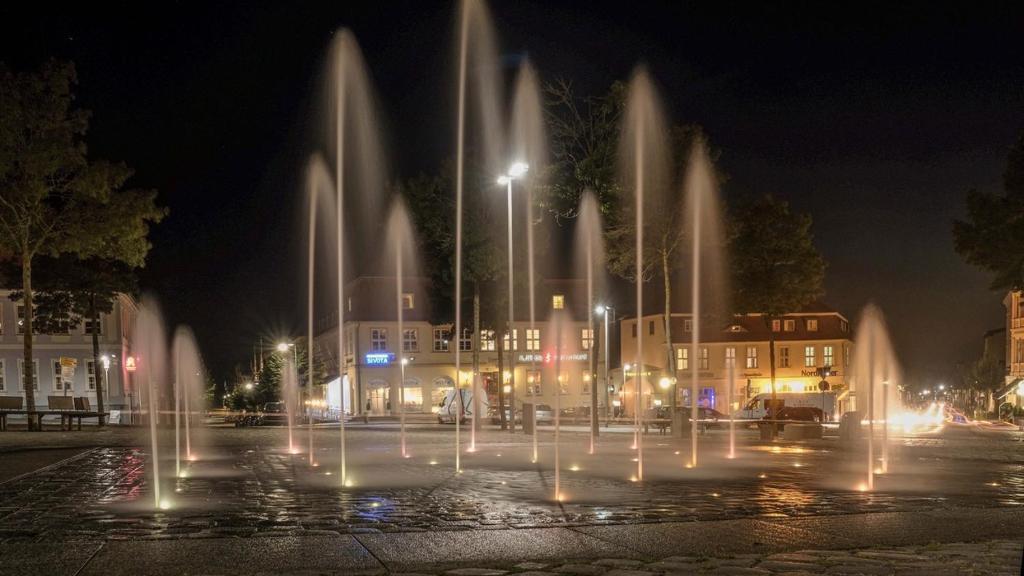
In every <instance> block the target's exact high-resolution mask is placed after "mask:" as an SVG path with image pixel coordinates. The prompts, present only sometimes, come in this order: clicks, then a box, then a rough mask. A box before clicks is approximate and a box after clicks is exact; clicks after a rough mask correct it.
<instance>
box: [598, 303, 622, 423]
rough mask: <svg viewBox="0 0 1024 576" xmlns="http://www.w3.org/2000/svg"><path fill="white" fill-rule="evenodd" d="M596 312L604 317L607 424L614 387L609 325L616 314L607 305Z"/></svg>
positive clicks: (613, 309)
mask: <svg viewBox="0 0 1024 576" xmlns="http://www.w3.org/2000/svg"><path fill="white" fill-rule="evenodd" d="M594 312H596V313H597V315H598V316H604V409H605V413H606V416H605V422H607V421H608V418H607V413H608V412H610V411H611V387H612V376H611V374H612V372H611V355H610V354H609V350H611V346H610V344H609V340H608V338H609V336H608V334H609V332H608V324H609V322H610V320H609V318H611V316H612V314H614V313H615V308H613V307H611V306H608V305H607V304H598V305H597V308H595V309H594ZM623 377H625V373H623ZM595 410H596V407H595ZM595 435H596V432H595Z"/></svg>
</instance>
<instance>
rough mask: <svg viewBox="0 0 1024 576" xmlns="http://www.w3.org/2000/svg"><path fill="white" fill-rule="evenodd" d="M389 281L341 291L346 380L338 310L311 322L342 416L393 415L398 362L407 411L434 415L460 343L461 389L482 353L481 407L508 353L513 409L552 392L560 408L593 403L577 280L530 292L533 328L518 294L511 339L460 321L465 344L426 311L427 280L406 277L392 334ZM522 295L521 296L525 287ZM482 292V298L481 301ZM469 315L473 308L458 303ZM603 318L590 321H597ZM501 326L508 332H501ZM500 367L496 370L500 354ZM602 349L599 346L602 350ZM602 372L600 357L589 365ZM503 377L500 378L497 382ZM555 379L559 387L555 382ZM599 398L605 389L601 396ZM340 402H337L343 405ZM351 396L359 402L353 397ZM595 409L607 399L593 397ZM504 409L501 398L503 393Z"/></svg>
mask: <svg viewBox="0 0 1024 576" xmlns="http://www.w3.org/2000/svg"><path fill="white" fill-rule="evenodd" d="M395 284H396V283H395V278H394V277H393V276H392V277H387V276H364V277H361V278H357V279H356V280H354V281H353V282H351V283H349V285H348V286H347V287H346V290H345V302H346V310H345V322H344V326H345V369H344V371H343V373H344V375H345V377H344V378H343V379H339V378H338V374H339V369H338V366H339V363H338V361H337V357H338V319H337V314H332V315H331V316H330V317H327V318H324V319H323V320H322V321H321V322H320V323H319V325H318V326H317V330H316V336H315V338H314V340H315V344H314V353H315V354H316V355H317V358H320V359H322V361H323V362H324V367H325V369H326V372H327V374H328V377H327V381H328V389H327V391H326V394H325V397H326V398H327V399H328V403H329V404H330V405H331V406H330V407H331V408H338V407H339V406H341V405H342V404H344V406H345V411H346V412H347V413H355V414H364V413H365V414H370V415H387V414H397V413H398V409H399V406H398V399H399V397H400V396H399V383H400V382H401V380H402V376H401V365H400V363H399V358H400V357H401V356H402V355H404V357H405V358H406V359H407V360H408V362H407V364H406V367H405V387H404V396H405V411H406V413H414V414H415V413H424V414H429V413H431V412H437V409H438V407H439V405H440V404H441V402H442V401H443V400H444V398H445V395H446V394H447V393H448V392H449V391H451V390H452V389H453V388H454V386H455V378H456V376H455V347H456V346H461V366H460V368H461V372H462V375H461V385H462V387H463V388H465V389H471V388H472V375H473V356H474V351H475V352H478V353H479V360H478V361H479V373H480V383H481V384H480V386H481V387H482V388H483V389H485V390H486V392H487V399H488V403H489V404H490V405H492V406H496V405H497V401H498V388H499V386H507V385H508V384H509V381H510V380H511V379H510V378H509V376H511V374H509V372H510V367H509V357H510V355H512V354H514V355H515V371H514V372H515V373H514V383H515V403H516V407H517V409H518V408H519V407H521V406H522V404H523V402H529V403H533V404H546V405H549V406H554V405H555V393H556V392H555V391H556V390H557V389H560V390H561V399H560V404H561V405H562V407H563V408H573V407H580V406H588V407H589V406H590V404H591V394H590V386H591V384H592V380H593V378H591V376H590V374H589V369H590V368H589V367H590V362H591V356H590V355H591V354H592V353H593V352H596V351H595V350H592V348H594V345H595V342H596V340H595V338H594V335H595V331H592V330H590V329H589V328H588V326H587V322H588V319H587V311H588V310H587V301H586V288H585V286H584V284H583V283H582V282H581V281H577V280H548V281H545V282H542V283H540V284H539V285H538V286H537V287H536V295H535V298H536V300H535V302H536V304H535V306H536V324H535V328H533V329H531V327H530V319H529V302H528V300H527V297H526V294H517V296H516V321H515V322H514V324H513V327H514V337H513V338H512V341H511V343H510V342H509V339H508V337H507V334H506V332H507V331H506V330H500V329H499V330H494V329H492V328H491V327H489V326H487V324H486V322H483V323H482V326H481V330H480V334H476V335H474V334H473V333H472V324H473V322H472V315H471V314H470V315H468V316H467V319H466V320H464V321H463V327H464V328H465V330H464V334H463V335H462V338H459V339H456V338H455V337H454V335H453V334H452V333H451V331H452V329H453V328H452V324H451V323H438V322H437V321H436V320H435V319H434V315H433V314H432V312H431V293H430V290H429V289H428V288H429V281H428V280H427V279H425V278H408V277H407V278H405V280H404V282H403V294H402V296H401V301H402V308H403V312H402V314H403V332H404V333H403V334H401V335H399V334H398V320H397V307H398V295H397V294H396V286H395ZM523 292H525V291H523ZM485 297H486V296H485V295H483V296H481V298H482V299H483V298H485ZM463 309H464V310H466V311H471V310H472V306H471V305H469V306H465V305H464V307H463ZM555 311H564V312H565V313H566V315H567V316H566V323H565V325H564V328H563V329H564V332H563V349H562V353H561V356H562V361H561V366H560V368H561V375H560V377H556V375H555V373H554V370H555V368H554V364H555V363H554V355H555V343H554V334H553V333H552V327H551V325H550V324H549V319H550V317H551V315H552V313H553V312H555ZM599 322H600V319H599V318H598V319H595V323H599ZM498 328H505V327H504V326H502V327H498ZM499 346H500V347H501V354H502V362H501V369H500V370H499V362H498V354H499V350H498V348H499ZM599 348H600V346H599ZM595 361H596V367H597V371H598V373H599V374H601V375H602V376H603V372H602V370H603V361H604V360H603V355H602V356H601V357H600V358H597V359H595ZM500 373H505V378H500ZM556 382H557V385H556ZM599 392H602V391H600V390H599ZM342 398H344V399H342ZM353 399H357V400H356V401H353ZM598 399H599V405H604V401H605V395H604V394H603V393H599V394H598ZM505 401H506V403H507V402H508V396H507V394H506V400H505Z"/></svg>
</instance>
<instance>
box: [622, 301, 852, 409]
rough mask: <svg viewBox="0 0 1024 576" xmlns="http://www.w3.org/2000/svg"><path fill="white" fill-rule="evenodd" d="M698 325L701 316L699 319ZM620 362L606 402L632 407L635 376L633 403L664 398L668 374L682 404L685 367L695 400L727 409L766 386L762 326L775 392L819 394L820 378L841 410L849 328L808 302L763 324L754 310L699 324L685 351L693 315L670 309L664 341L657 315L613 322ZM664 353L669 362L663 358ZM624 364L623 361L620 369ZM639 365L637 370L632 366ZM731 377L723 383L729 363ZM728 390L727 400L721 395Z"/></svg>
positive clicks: (686, 400) (686, 389)
mask: <svg viewBox="0 0 1024 576" xmlns="http://www.w3.org/2000/svg"><path fill="white" fill-rule="evenodd" d="M705 324H706V323H705ZM621 329H622V335H621V352H622V356H621V358H622V362H623V368H625V370H622V371H620V372H619V373H618V376H619V379H618V381H617V383H616V386H615V395H616V398H615V400H614V402H617V403H618V404H619V405H621V406H623V407H624V409H625V411H626V412H627V413H632V411H633V409H634V408H633V407H634V406H635V402H634V399H635V391H636V390H637V384H636V378H637V376H638V375H642V376H643V378H642V380H643V384H642V387H641V388H640V390H642V391H643V397H642V401H641V406H644V407H647V408H652V407H654V406H659V405H668V404H669V403H670V401H671V389H672V388H671V382H672V378H675V381H676V382H677V383H678V386H677V398H676V400H677V405H680V406H689V405H690V379H691V376H692V368H693V367H694V366H696V368H697V373H698V387H697V389H698V398H697V402H698V405H699V406H704V407H710V408H714V409H716V410H718V411H720V412H723V413H731V412H734V411H736V410H737V409H739V408H741V407H742V406H743V405H744V404H745V403H746V402H747V401H748V400H749V399H751V398H753V397H755V396H757V395H758V394H767V393H770V392H771V364H770V358H771V356H770V350H769V336H770V334H769V332H772V333H774V337H775V381H776V391H777V392H796V393H819V383H820V382H821V381H822V379H824V380H825V381H827V382H828V385H829V389H830V390H835V391H838V392H839V398H840V405H841V406H843V407H844V408H840V410H839V412H840V413H841V412H843V411H844V410H845V407H848V406H849V405H850V403H849V401H848V400H847V401H846V402H845V404H844V400H846V399H845V398H844V396H845V395H846V394H845V393H848V390H849V385H848V371H849V368H850V361H851V358H852V357H851V353H852V345H853V341H852V334H851V330H850V323H849V320H847V319H846V317H845V316H843V315H842V314H840V313H839V312H836V311H834V310H831V309H828V308H826V307H824V306H820V305H815V306H813V307H811V308H809V309H808V310H806V311H804V312H800V313H797V314H787V315H785V316H783V317H780V318H777V319H773V320H772V321H771V325H767V324H766V323H765V321H764V317H763V316H762V315H760V314H748V315H742V316H736V317H734V318H733V320H732V322H731V323H730V324H729V325H727V326H725V327H724V328H723V327H721V326H720V325H719V326H702V327H701V328H700V332H701V336H700V338H699V341H700V344H699V349H698V350H696V351H695V350H693V345H692V339H693V317H692V315H691V314H688V313H687V314H672V317H671V324H670V330H671V342H668V339H666V336H665V322H664V314H652V315H645V316H643V317H642V318H641V319H640V323H639V325H638V323H637V319H636V318H626V319H624V320H623V321H622V323H621ZM640 330H642V331H643V358H642V359H641V358H639V357H638V355H637V341H638V338H637V336H638V331H640ZM670 354H671V358H672V365H671V366H670V365H669V361H668V358H669V355H670ZM627 366H629V368H626V367H627ZM638 366H642V367H643V370H642V372H641V371H640V370H638V368H637V367H638ZM730 366H732V369H733V383H732V387H731V389H730V388H729V386H730V384H729V367H730ZM730 393H731V399H732V402H731V405H727V401H726V398H727V396H730Z"/></svg>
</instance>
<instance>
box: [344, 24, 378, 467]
mask: <svg viewBox="0 0 1024 576" xmlns="http://www.w3.org/2000/svg"><path fill="white" fill-rule="evenodd" d="M331 57H332V67H331V76H330V77H331V89H332V99H331V101H332V104H333V113H334V131H333V144H334V161H335V162H334V171H335V176H334V185H335V187H336V190H337V193H336V200H335V201H336V204H335V218H336V219H337V222H336V225H337V237H336V241H337V245H336V248H337V274H338V281H337V308H338V362H339V378H340V379H341V381H342V382H343V383H344V382H345V372H346V365H345V357H346V356H345V329H344V328H345V312H346V310H347V306H346V305H345V272H346V262H345V251H346V249H348V244H349V243H350V242H348V237H347V236H346V233H345V230H346V221H345V220H346V218H353V219H354V220H355V221H356V222H376V221H378V220H377V218H378V213H379V205H378V204H379V197H380V194H381V191H382V190H383V189H384V174H386V173H387V168H386V167H385V166H384V154H383V147H382V146H381V142H380V133H379V128H378V126H379V122H378V120H377V110H376V105H375V99H374V97H373V90H372V88H371V83H370V78H369V74H368V73H367V71H366V66H365V64H364V62H363V56H362V52H361V51H360V49H359V45H358V43H357V42H356V39H355V36H354V35H353V34H352V33H351V32H350V31H348V30H344V29H343V30H341V31H339V32H338V33H337V34H336V35H335V38H334V45H333V47H332V49H331ZM350 141H351V143H352V144H353V145H352V146H349V144H350ZM350 212H351V214H350ZM352 238H353V239H356V240H355V243H356V244H359V243H365V246H367V247H368V246H369V245H370V243H371V242H372V235H370V234H362V235H360V234H354V235H352ZM363 248H364V246H363V245H357V246H356V247H355V249H353V253H354V254H364V253H367V251H366V250H364V249H363ZM343 397H344V395H343ZM356 404H357V405H358V402H356ZM342 412H344V411H342ZM339 421H340V426H339V439H338V440H339V449H340V454H341V458H340V466H341V483H342V486H347V485H349V478H348V470H347V466H346V463H347V458H346V443H345V415H344V413H342V414H341V416H340V418H339Z"/></svg>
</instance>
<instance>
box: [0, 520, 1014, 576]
mask: <svg viewBox="0 0 1024 576" xmlns="http://www.w3.org/2000/svg"><path fill="white" fill-rule="evenodd" d="M1022 541H1024V507H1010V508H999V509H961V510H955V511H944V512H935V513H920V512H916V513H915V512H893V513H880V514H853V515H845V516H827V517H812V518H787V519H778V520H773V519H743V520H725V521H718V522H666V523H656V524H632V525H609V526H577V527H572V526H565V527H552V528H531V529H522V530H507V529H506V530H472V531H437V532H401V533H378V534H355V535H342V534H337V533H333V532H319V531H306V534H304V535H298V536H296V535H294V533H291V534H288V535H284V536H274V535H269V536H263V537H252V538H203V539H187V538H186V539H164V540H124V541H113V540H111V541H82V542H33V543H28V542H15V541H8V542H7V543H5V544H2V545H0V558H2V559H3V561H2V562H0V575H7V574H12V575H13V574H24V575H28V574H54V575H57V574H67V575H75V574H82V575H92V574H103V575H106V576H109V575H119V574H125V575H139V574H152V575H165V574H166V575H172V574H175V575H176V574H207V575H213V574H231V575H237V574H357V573H365V574H381V573H388V572H419V573H430V574H440V573H450V574H455V575H461V576H473V575H477V576H487V575H488V574H493V575H495V576H496V575H497V574H501V573H503V572H502V571H511V572H515V573H523V574H531V575H532V576H537V575H538V574H541V573H543V570H553V571H555V572H559V573H574V574H593V575H597V574H607V575H608V576H643V575H644V574H656V573H668V572H671V573H682V574H686V573H694V574H696V573H708V574H735V575H743V574H747V575H767V574H777V573H796V574H818V573H820V574H835V575H843V574H897V573H898V574H901V575H911V574H921V575H924V574H930V575H939V576H941V575H943V574H961V573H965V574H966V573H974V574H1019V571H1020V562H1021V554H1022V547H1021V542H1022ZM864 542H871V543H872V545H871V548H870V549H869V550H860V551H856V550H857V548H858V547H859V546H860V545H861V544H862V543H864ZM962 542H973V544H961V543H962ZM780 554H781V555H780ZM968 567H969V568H970V570H972V571H971V572H967V571H964V572H961V571H960V569H961V568H963V569H964V570H968ZM897 568H898V571H897Z"/></svg>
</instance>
